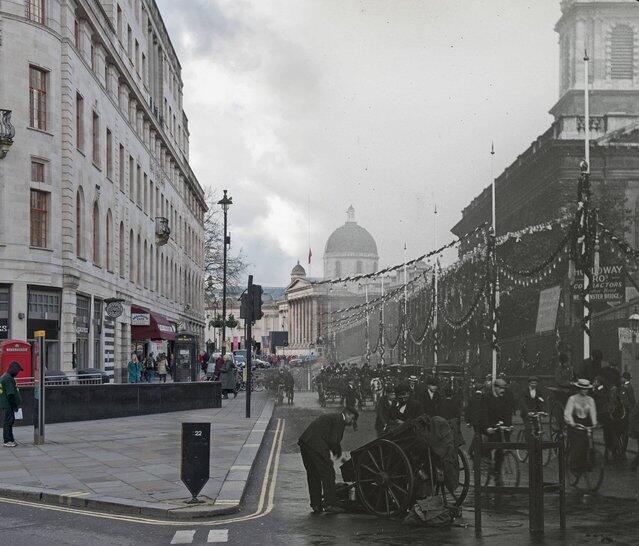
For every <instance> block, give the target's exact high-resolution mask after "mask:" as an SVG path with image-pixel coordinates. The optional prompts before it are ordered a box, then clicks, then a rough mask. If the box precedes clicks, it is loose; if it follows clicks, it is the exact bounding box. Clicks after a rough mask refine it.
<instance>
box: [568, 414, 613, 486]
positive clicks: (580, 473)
mask: <svg viewBox="0 0 639 546" xmlns="http://www.w3.org/2000/svg"><path fill="white" fill-rule="evenodd" d="M573 428H574V429H576V430H580V431H583V432H585V433H586V437H587V439H588V448H587V449H586V453H585V461H583V467H581V468H576V466H577V463H578V462H579V461H575V460H574V459H576V458H577V456H578V455H577V451H576V450H574V449H573V448H572V446H571V445H570V443H569V444H568V452H567V453H566V460H567V463H568V464H567V467H568V472H569V474H570V477H569V480H568V482H569V483H570V485H571V486H573V487H575V488H576V489H581V490H583V491H584V492H586V493H596V492H597V491H598V490H599V488H600V487H601V484H602V483H603V478H604V465H603V460H602V458H601V457H600V456H598V453H597V449H596V448H595V440H594V438H593V431H594V429H595V428H597V427H586V426H584V425H580V424H576V425H574V427H573ZM579 455H583V454H582V453H579ZM582 477H583V478H584V481H585V487H580V486H579V482H580V481H581V478H582Z"/></svg>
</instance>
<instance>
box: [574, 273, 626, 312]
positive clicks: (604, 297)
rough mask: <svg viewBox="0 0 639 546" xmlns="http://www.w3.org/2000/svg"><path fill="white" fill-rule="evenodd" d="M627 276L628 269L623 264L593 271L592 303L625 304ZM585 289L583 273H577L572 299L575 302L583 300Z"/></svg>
mask: <svg viewBox="0 0 639 546" xmlns="http://www.w3.org/2000/svg"><path fill="white" fill-rule="evenodd" d="M625 276H626V267H625V266H624V265H623V264H613V265H602V266H600V267H599V269H598V270H596V271H594V270H593V273H592V286H591V287H590V301H591V302H593V303H594V302H601V303H612V304H618V303H623V302H624V301H625V298H626V281H625ZM583 288H584V278H583V273H582V272H581V271H577V275H576V278H575V282H574V284H573V285H572V297H573V300H574V301H579V300H580V299H581V291H582V290H583Z"/></svg>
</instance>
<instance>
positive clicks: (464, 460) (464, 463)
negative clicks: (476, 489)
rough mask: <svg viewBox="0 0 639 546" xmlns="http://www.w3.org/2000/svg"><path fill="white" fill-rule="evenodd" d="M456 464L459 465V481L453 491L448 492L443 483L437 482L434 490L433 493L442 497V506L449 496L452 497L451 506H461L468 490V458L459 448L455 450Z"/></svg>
mask: <svg viewBox="0 0 639 546" xmlns="http://www.w3.org/2000/svg"><path fill="white" fill-rule="evenodd" d="M457 463H458V464H459V480H458V482H457V483H458V485H457V487H456V488H455V490H454V491H450V490H449V489H448V487H446V485H445V484H444V482H439V483H438V484H437V487H436V488H435V493H436V494H438V495H441V496H442V500H443V501H444V504H447V502H448V495H450V496H451V497H452V500H453V504H454V505H455V506H461V505H462V503H463V502H464V501H465V500H466V496H467V495H468V491H469V489H470V463H469V462H468V457H467V456H466V454H465V453H464V452H463V451H462V450H461V448H458V449H457Z"/></svg>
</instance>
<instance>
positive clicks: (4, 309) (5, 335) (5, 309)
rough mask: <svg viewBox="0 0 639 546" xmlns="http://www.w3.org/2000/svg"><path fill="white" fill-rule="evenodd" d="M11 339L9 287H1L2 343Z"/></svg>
mask: <svg viewBox="0 0 639 546" xmlns="http://www.w3.org/2000/svg"><path fill="white" fill-rule="evenodd" d="M3 339H10V337H9V287H8V286H2V285H0V341H2V340H3Z"/></svg>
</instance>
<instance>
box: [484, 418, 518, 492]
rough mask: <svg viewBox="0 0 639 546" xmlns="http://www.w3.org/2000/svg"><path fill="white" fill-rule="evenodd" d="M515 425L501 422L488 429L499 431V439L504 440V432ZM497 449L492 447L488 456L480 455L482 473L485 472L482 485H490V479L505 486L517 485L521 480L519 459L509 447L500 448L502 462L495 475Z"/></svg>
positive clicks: (511, 429)
mask: <svg viewBox="0 0 639 546" xmlns="http://www.w3.org/2000/svg"><path fill="white" fill-rule="evenodd" d="M514 428H515V427H513V426H506V425H504V424H503V422H501V421H500V422H499V423H497V424H496V425H495V426H494V427H492V429H491V428H489V429H488V431H489V432H490V431H491V430H497V431H499V433H500V437H501V441H502V442H505V441H506V433H507V432H512V431H513V430H514ZM497 451H498V450H497V449H492V450H491V452H490V455H489V456H488V457H482V473H485V475H486V480H485V482H484V486H486V487H487V486H488V485H490V482H491V480H492V481H493V482H494V484H495V485H498V486H499V485H503V486H506V487H517V486H518V485H519V482H520V480H521V470H520V468H519V461H518V460H517V456H516V455H515V453H514V452H513V451H512V450H510V449H502V450H500V451H501V452H502V462H501V467H500V469H499V475H497V468H496V466H497V460H496V455H497Z"/></svg>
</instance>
